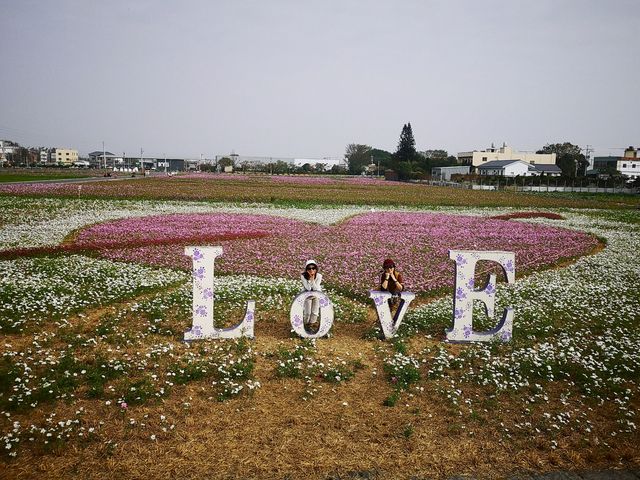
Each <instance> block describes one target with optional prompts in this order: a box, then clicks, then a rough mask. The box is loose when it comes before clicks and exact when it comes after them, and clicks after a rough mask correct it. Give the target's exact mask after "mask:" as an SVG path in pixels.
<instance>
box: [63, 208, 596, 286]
mask: <svg viewBox="0 0 640 480" xmlns="http://www.w3.org/2000/svg"><path fill="white" fill-rule="evenodd" d="M75 244H76V246H77V247H80V248H93V249H95V250H97V251H98V252H99V253H100V254H101V255H103V256H104V257H107V258H110V259H114V260H123V261H133V262H141V263H145V264H152V265H158V266H169V267H178V268H184V269H190V268H191V261H190V259H189V258H188V257H186V256H185V255H184V246H185V245H207V244H208V245H221V246H222V247H223V249H224V253H223V256H222V257H220V258H219V259H217V260H216V272H217V273H221V274H224V273H227V274H231V273H233V274H252V275H258V276H262V277H273V278H278V277H286V278H298V277H299V275H300V273H301V272H302V268H303V266H304V262H305V261H306V260H307V259H309V258H313V259H315V260H316V261H317V262H318V264H319V267H320V271H321V272H322V273H323V276H324V281H325V283H327V284H329V285H331V286H333V287H335V288H338V289H340V290H343V291H348V292H352V293H354V294H356V295H360V296H364V295H366V293H367V291H368V290H370V289H373V288H376V287H377V282H378V278H379V274H380V270H381V265H382V261H383V260H384V259H385V258H388V257H391V258H393V259H394V260H395V262H396V265H397V266H398V268H399V269H400V270H401V271H402V273H403V276H404V280H405V283H406V287H407V289H408V290H411V291H413V292H416V293H424V292H433V291H438V290H441V289H443V288H449V287H452V286H453V271H454V264H453V262H451V261H450V260H449V255H448V250H450V249H461V250H505V251H511V252H515V254H516V269H517V271H518V272H519V273H523V272H531V271H534V270H537V269H540V268H544V267H549V266H553V265H555V264H557V263H558V262H561V261H563V260H566V259H569V258H573V257H577V256H580V255H584V254H586V253H588V252H590V251H591V250H593V249H594V248H595V247H596V246H597V244H598V242H597V240H596V238H595V237H593V236H591V235H588V234H586V233H582V232H577V231H573V230H566V229H563V228H556V227H547V226H541V225H534V224H528V223H522V222H512V221H507V220H498V219H489V218H485V217H472V216H459V215H446V214H432V213H398V212H379V213H373V212H372V213H366V214H362V215H357V216H355V217H352V218H350V219H348V220H346V221H344V222H342V223H340V224H337V225H333V226H322V225H317V224H313V223H305V222H300V221H295V220H290V219H286V218H281V217H275V216H269V215H242V214H190V215H188V214H177V215H162V216H151V217H142V218H128V219H123V220H117V221H113V222H108V223H102V224H97V225H93V226H91V227H88V228H86V229H84V230H82V231H81V232H80V233H79V234H78V235H77V237H76V239H75Z"/></svg>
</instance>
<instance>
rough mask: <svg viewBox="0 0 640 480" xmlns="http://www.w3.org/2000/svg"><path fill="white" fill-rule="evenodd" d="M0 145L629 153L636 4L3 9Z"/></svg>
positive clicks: (638, 51) (182, 150)
mask: <svg viewBox="0 0 640 480" xmlns="http://www.w3.org/2000/svg"><path fill="white" fill-rule="evenodd" d="M0 59H1V61H2V63H1V65H2V67H1V68H0V138H2V139H7V140H13V141H17V142H18V143H20V144H22V145H23V146H52V147H67V148H75V149H78V150H79V151H80V153H81V154H86V153H88V152H90V151H94V150H102V142H104V144H105V148H106V150H108V151H111V152H113V153H117V154H120V153H123V152H124V153H126V154H127V155H131V156H134V155H137V154H139V153H140V149H141V148H142V149H144V152H145V156H147V155H149V156H153V155H155V156H162V155H167V156H169V157H187V158H199V157H200V156H201V155H203V156H204V157H205V158H211V157H213V156H214V155H221V154H229V153H231V152H235V153H237V154H239V155H251V156H281V157H297V158H299V157H304V158H326V157H330V158H342V157H343V156H344V152H345V148H346V146H347V144H350V143H361V144H367V145H370V146H372V147H375V148H381V149H384V150H388V151H392V152H393V151H395V150H396V148H397V144H398V139H399V136H400V132H401V130H402V127H403V125H404V124H405V123H407V122H410V123H411V126H412V129H413V134H414V137H415V140H416V147H417V149H418V150H427V149H444V150H447V151H448V152H449V153H450V154H454V155H455V154H457V152H460V151H469V150H482V149H485V148H487V147H489V146H490V145H491V143H495V145H496V146H501V145H502V143H503V142H506V144H507V145H510V146H512V147H513V148H514V149H516V150H520V151H535V150H537V149H540V148H542V147H543V146H544V145H546V144H548V143H559V142H571V143H574V144H577V145H580V146H581V147H583V148H584V147H586V146H587V145H590V146H591V147H592V148H593V149H594V150H595V154H596V155H609V154H611V155H620V154H621V153H622V151H623V149H624V147H626V146H628V145H634V146H636V147H640V115H639V114H640V88H639V87H638V85H640V1H638V0H607V1H604V0H536V1H530V0H522V1H521V0H487V1H485V0H449V1H445V0H443V1H430V0H421V1H418V0H416V1H413V0H396V1H392V0H388V1H379V0H323V1H312V0H308V1H305V0H269V1H265V0H255V1H250V0H228V1H227V0H220V1H217V0H180V1H178V0H176V1H165V0H109V1H104V0H100V1H97V0H40V1H34V0H0Z"/></svg>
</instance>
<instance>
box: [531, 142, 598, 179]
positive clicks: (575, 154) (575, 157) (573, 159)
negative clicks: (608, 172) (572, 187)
mask: <svg viewBox="0 0 640 480" xmlns="http://www.w3.org/2000/svg"><path fill="white" fill-rule="evenodd" d="M536 153H555V154H556V165H558V167H560V169H561V170H562V175H564V176H565V177H571V178H575V177H576V176H579V177H583V176H584V175H585V173H586V169H587V167H588V166H589V162H588V161H587V159H586V158H585V156H584V155H583V154H582V153H580V147H579V146H578V145H573V144H571V143H569V142H565V143H553V144H547V145H545V146H544V147H543V148H542V149H541V150H538V151H537V152H536Z"/></svg>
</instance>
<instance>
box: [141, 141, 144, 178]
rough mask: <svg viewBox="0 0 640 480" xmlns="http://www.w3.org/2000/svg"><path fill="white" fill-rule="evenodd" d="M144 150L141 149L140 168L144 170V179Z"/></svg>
mask: <svg viewBox="0 0 640 480" xmlns="http://www.w3.org/2000/svg"><path fill="white" fill-rule="evenodd" d="M143 153H144V150H142V148H141V149H140V168H142V176H143V177H144V158H142V154H143Z"/></svg>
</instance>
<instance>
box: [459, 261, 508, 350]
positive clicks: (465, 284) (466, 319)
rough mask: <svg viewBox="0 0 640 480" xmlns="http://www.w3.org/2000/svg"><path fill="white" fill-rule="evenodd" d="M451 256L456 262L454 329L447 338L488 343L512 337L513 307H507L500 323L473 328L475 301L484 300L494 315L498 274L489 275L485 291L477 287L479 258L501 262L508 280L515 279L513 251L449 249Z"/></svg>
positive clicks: (487, 311) (487, 310)
mask: <svg viewBox="0 0 640 480" xmlns="http://www.w3.org/2000/svg"><path fill="white" fill-rule="evenodd" d="M449 258H451V259H452V260H455V262H456V277H455V293H454V297H453V328H452V329H451V330H447V340H449V341H451V342H474V341H480V342H488V341H491V340H501V341H503V342H508V341H509V340H511V334H512V331H513V315H514V313H513V307H507V308H505V310H504V314H503V316H502V320H500V323H498V325H497V326H496V327H495V328H493V329H491V330H488V331H486V332H475V331H474V330H473V302H474V300H479V301H481V302H482V303H484V306H485V311H486V313H487V315H488V316H489V317H491V318H493V316H494V311H495V302H496V298H495V296H496V276H495V275H494V274H491V275H490V276H489V283H488V284H487V286H486V287H485V288H484V289H483V290H475V288H474V282H475V270H476V263H477V262H478V261H479V260H491V261H494V262H498V263H499V264H500V265H501V266H502V269H503V270H504V272H505V274H506V276H507V283H513V282H514V281H515V276H516V269H515V254H514V253H512V252H473V251H466V250H449Z"/></svg>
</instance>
